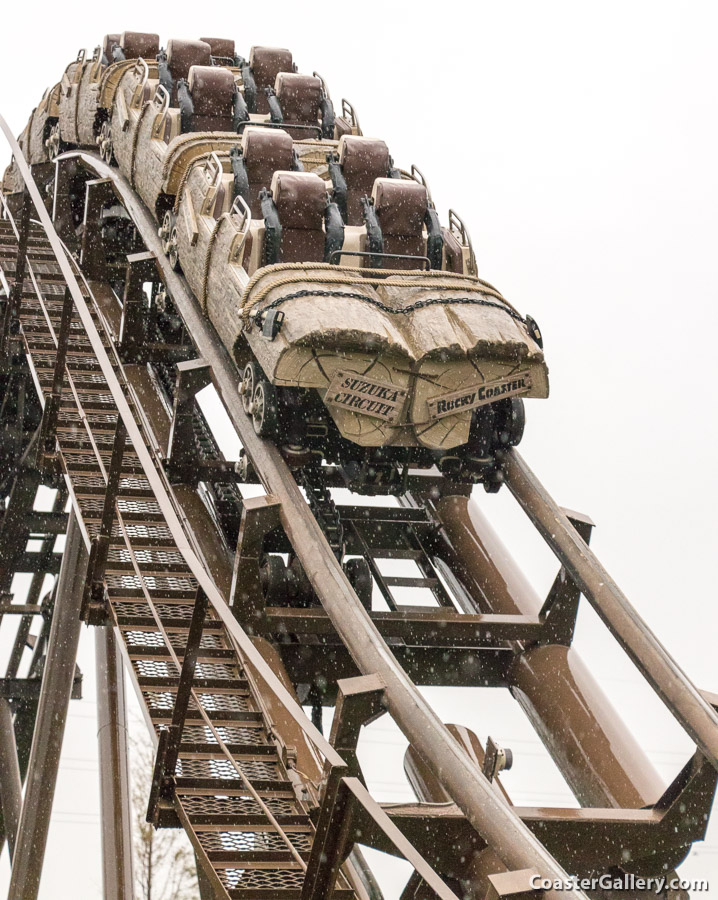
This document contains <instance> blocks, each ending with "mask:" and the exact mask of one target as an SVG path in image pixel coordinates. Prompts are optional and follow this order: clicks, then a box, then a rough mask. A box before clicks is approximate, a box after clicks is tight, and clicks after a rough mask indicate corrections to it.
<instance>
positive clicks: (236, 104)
mask: <svg viewBox="0 0 718 900" xmlns="http://www.w3.org/2000/svg"><path fill="white" fill-rule="evenodd" d="M232 110H233V112H232V130H233V131H239V129H240V128H241V127H242V123H243V122H249V109H248V108H247V103H246V101H245V98H244V97H243V96H242V92H241V91H240V90H238V89H237V88H236V87H235V89H234V99H233V100H232Z"/></svg>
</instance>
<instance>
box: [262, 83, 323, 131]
mask: <svg viewBox="0 0 718 900" xmlns="http://www.w3.org/2000/svg"><path fill="white" fill-rule="evenodd" d="M274 90H275V92H276V94H277V98H278V99H279V103H280V106H281V107H282V112H284V113H285V115H286V113H287V112H288V111H289V110H291V118H292V119H297V120H299V119H312V120H314V119H316V118H317V115H318V109H319V101H320V100H321V99H322V81H321V78H316V77H315V76H314V75H299V74H297V73H295V72H280V73H279V74H278V75H277V80H276V81H275V83H274Z"/></svg>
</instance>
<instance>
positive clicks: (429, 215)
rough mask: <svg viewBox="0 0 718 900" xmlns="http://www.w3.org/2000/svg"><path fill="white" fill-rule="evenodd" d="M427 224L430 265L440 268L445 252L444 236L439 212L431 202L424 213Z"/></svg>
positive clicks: (427, 246)
mask: <svg viewBox="0 0 718 900" xmlns="http://www.w3.org/2000/svg"><path fill="white" fill-rule="evenodd" d="M424 224H425V225H426V255H427V256H428V257H429V266H430V267H431V268H432V269H440V268H441V263H442V260H443V254H444V236H443V235H442V233H441V223H440V222H439V214H438V213H437V211H436V210H435V209H434V207H433V206H432V205H431V204H430V205H429V206H427V208H426V214H425V215H424Z"/></svg>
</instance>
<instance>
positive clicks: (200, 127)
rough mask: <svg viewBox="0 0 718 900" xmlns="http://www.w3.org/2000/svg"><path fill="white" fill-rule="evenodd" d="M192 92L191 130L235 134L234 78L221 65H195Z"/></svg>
mask: <svg viewBox="0 0 718 900" xmlns="http://www.w3.org/2000/svg"><path fill="white" fill-rule="evenodd" d="M189 92H190V95H191V97H192V105H193V107H194V113H193V115H192V122H191V126H190V130H191V131H233V130H234V129H233V128H232V122H233V112H234V110H233V101H234V77H233V76H232V73H231V72H230V71H229V69H223V68H222V67H220V66H192V68H191V69H190V70H189Z"/></svg>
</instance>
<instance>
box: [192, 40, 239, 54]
mask: <svg viewBox="0 0 718 900" xmlns="http://www.w3.org/2000/svg"><path fill="white" fill-rule="evenodd" d="M200 41H202V42H203V43H205V44H209V46H210V49H211V50H212V56H221V57H223V58H225V59H234V41H231V40H230V39H229V38H204V37H203V38H200Z"/></svg>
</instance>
